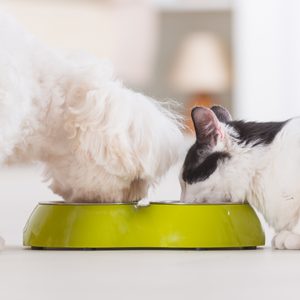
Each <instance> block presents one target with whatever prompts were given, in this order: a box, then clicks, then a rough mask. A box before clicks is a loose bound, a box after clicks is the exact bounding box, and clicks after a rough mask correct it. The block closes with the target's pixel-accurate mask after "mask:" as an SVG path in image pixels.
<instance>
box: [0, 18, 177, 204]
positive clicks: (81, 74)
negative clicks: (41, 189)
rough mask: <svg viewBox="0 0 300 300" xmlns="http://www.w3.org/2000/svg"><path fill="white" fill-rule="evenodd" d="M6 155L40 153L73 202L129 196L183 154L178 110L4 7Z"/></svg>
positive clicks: (2, 127) (1, 80)
mask: <svg viewBox="0 0 300 300" xmlns="http://www.w3.org/2000/svg"><path fill="white" fill-rule="evenodd" d="M0 45H1V47H0V146H1V152H0V159H1V162H2V163H5V162H26V161H41V162H43V163H44V164H45V166H46V174H47V178H48V179H49V181H50V182H51V185H50V186H51V189H52V190H53V192H54V193H56V194H59V195H61V196H62V197H63V198H64V199H65V200H66V201H68V202H130V201H136V200H139V199H142V198H143V197H145V196H146V195H147V192H148V188H149V187H150V186H151V185H153V184H154V183H155V182H157V180H158V179H159V178H160V177H161V176H162V175H163V174H164V173H165V172H166V171H167V169H168V168H169V167H170V166H171V165H172V164H173V163H174V162H175V160H176V159H177V156H178V148H179V147H178V145H179V144H180V142H181V139H182V134H181V131H180V122H178V119H177V117H176V115H175V114H173V113H171V112H169V111H167V109H165V108H163V107H162V106H161V105H159V104H158V103H157V102H155V101H154V100H152V99H150V98H147V97H145V96H144V95H141V94H138V93H135V92H133V91H131V90H129V89H127V88H125V87H124V86H123V85H122V83H121V82H120V81H117V80H115V79H114V77H113V74H112V71H111V69H110V68H109V66H108V65H107V64H105V63H103V62H100V61H97V60H96V59H94V58H88V59H87V58H85V59H84V60H82V59H79V58H78V57H77V58H74V57H73V58H72V57H64V56H63V55H61V54H58V53H56V52H54V51H52V50H49V49H48V48H46V47H45V46H44V45H42V44H41V43H40V42H38V41H37V40H36V39H35V38H34V37H33V36H31V35H30V34H29V33H27V32H25V31H24V30H23V29H22V28H20V27H19V26H18V25H17V24H16V22H15V21H14V20H13V19H11V18H10V17H7V16H6V15H4V14H0Z"/></svg>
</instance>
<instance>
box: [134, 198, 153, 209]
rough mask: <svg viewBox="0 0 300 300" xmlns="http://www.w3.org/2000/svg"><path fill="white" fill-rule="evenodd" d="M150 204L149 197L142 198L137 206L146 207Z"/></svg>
mask: <svg viewBox="0 0 300 300" xmlns="http://www.w3.org/2000/svg"><path fill="white" fill-rule="evenodd" d="M149 205H150V201H149V200H148V199H142V200H140V201H138V202H137V203H136V205H135V207H145V206H149Z"/></svg>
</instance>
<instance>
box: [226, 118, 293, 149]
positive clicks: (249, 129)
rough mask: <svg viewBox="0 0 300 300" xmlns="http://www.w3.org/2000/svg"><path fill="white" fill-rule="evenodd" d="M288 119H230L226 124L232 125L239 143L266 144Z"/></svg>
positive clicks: (270, 141)
mask: <svg viewBox="0 0 300 300" xmlns="http://www.w3.org/2000/svg"><path fill="white" fill-rule="evenodd" d="M287 122H288V121H284V122H245V121H230V122H228V123H227V124H229V125H230V126H232V127H233V128H234V129H235V130H236V131H237V133H238V135H239V140H240V143H245V144H246V145H247V144H249V143H253V146H257V145H261V144H263V145H268V144H270V143H272V141H273V140H274V138H275V136H276V135H277V133H278V132H279V131H280V130H281V129H282V127H283V126H284V125H285V124H286V123H287Z"/></svg>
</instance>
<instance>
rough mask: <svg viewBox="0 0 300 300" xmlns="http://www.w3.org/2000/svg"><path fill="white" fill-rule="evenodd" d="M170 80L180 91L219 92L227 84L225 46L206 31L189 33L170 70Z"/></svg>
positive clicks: (190, 92)
mask: <svg viewBox="0 0 300 300" xmlns="http://www.w3.org/2000/svg"><path fill="white" fill-rule="evenodd" d="M171 83H172V85H173V86H174V88H175V89H176V90H178V91H179V92H182V93H188V94H193V93H221V92H224V91H226V90H227V89H228V87H229V67H228V58H227V55H226V51H225V47H224V45H223V44H222V42H221V40H220V39H219V38H218V37H217V36H215V35H213V34H210V33H193V34H191V35H189V36H188V37H187V38H186V40H184V42H183V43H182V45H181V47H180V49H179V53H178V56H177V60H176V63H175V65H174V68H173V71H172V73H171Z"/></svg>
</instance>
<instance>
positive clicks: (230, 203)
mask: <svg viewBox="0 0 300 300" xmlns="http://www.w3.org/2000/svg"><path fill="white" fill-rule="evenodd" d="M38 204H39V205H51V206H119V205H125V206H135V207H139V208H143V207H149V206H151V205H155V206H159V205H169V206H173V205H180V206H191V205H194V206H213V205H216V206H222V205H249V203H248V202H246V201H243V202H215V203H195V202H187V203H186V202H180V201H179V200H174V201H150V202H149V205H145V206H142V205H141V206H139V205H138V201H135V202H130V203H124V202H101V203H100V202H75V203H74V202H65V201H61V200H59V201H42V202H39V203H38Z"/></svg>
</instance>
